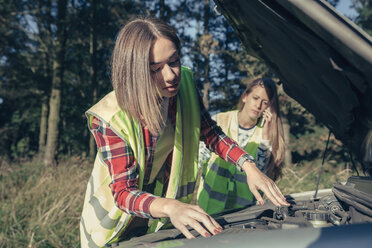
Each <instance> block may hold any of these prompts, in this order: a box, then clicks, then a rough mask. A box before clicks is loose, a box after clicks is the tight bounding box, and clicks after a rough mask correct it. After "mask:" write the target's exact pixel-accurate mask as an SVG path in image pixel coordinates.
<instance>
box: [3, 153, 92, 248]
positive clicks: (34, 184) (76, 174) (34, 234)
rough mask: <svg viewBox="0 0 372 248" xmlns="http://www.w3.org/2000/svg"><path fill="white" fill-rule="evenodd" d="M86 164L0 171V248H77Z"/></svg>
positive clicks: (26, 166)
mask: <svg viewBox="0 0 372 248" xmlns="http://www.w3.org/2000/svg"><path fill="white" fill-rule="evenodd" d="M91 166H92V163H88V162H85V161H83V160H81V159H78V158H70V159H69V160H66V161H62V162H61V163H60V164H59V165H58V166H57V167H45V166H44V165H43V164H42V163H41V162H38V161H29V162H24V163H19V164H17V163H16V164H13V163H12V164H7V163H2V165H1V167H0V201H1V206H0V247H17V248H19V247H29V248H31V247H80V242H79V228H78V227H79V220H80V213H81V209H82V204H83V197H84V192H85V188H86V184H87V181H88V179H89V175H90V171H91Z"/></svg>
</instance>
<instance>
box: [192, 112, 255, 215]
mask: <svg viewBox="0 0 372 248" xmlns="http://www.w3.org/2000/svg"><path fill="white" fill-rule="evenodd" d="M216 121H217V125H219V126H220V127H221V128H222V131H223V132H224V133H226V134H227V136H229V137H230V138H232V139H233V140H236V141H237V140H238V130H239V122H238V110H234V111H229V112H224V113H219V114H217V115H216ZM261 141H262V126H261V120H259V124H258V125H257V127H256V129H255V131H254V133H253V134H252V136H251V138H250V139H249V141H248V143H247V145H246V146H245V147H244V150H245V151H246V152H247V153H248V154H250V155H251V156H252V157H254V158H255V157H256V154H257V148H258V146H259V145H260V143H261ZM197 199H198V204H199V206H200V207H202V208H203V209H204V210H205V211H206V212H207V213H208V214H216V213H221V212H223V211H224V210H229V209H237V208H242V207H246V206H249V205H253V204H254V202H255V198H254V196H253V193H252V192H251V191H250V189H249V186H248V184H247V176H246V174H245V173H244V172H241V171H239V170H238V169H237V168H236V166H235V165H233V164H230V163H228V162H226V161H224V160H223V159H221V158H220V157H219V156H218V155H216V154H215V153H212V154H211V158H210V160H209V162H208V165H207V166H205V167H204V170H203V174H202V177H201V179H200V184H199V188H198V198H197Z"/></svg>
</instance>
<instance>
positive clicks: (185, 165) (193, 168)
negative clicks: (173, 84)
mask: <svg viewBox="0 0 372 248" xmlns="http://www.w3.org/2000/svg"><path fill="white" fill-rule="evenodd" d="M86 115H87V118H88V125H89V127H91V123H92V120H93V117H94V116H95V117H97V118H99V119H100V120H101V121H103V122H104V123H106V124H108V125H110V128H111V129H112V131H114V132H115V133H116V134H117V135H118V136H119V137H120V138H121V139H123V140H125V141H126V142H127V143H128V144H129V145H130V147H131V148H132V150H133V153H134V157H135V159H136V161H137V165H138V167H137V171H138V172H139V181H138V184H139V189H140V190H141V189H142V187H143V178H144V170H145V164H146V161H145V152H144V149H143V137H142V128H141V125H140V124H139V123H137V122H135V121H134V120H133V119H132V118H131V117H130V116H129V115H127V114H126V113H125V112H124V111H121V110H120V107H119V106H118V105H117V101H116V96H115V93H114V92H111V93H109V94H108V95H106V96H105V97H104V98H103V99H102V100H101V101H100V102H99V103H97V104H96V105H94V106H93V107H92V108H91V109H90V110H88V111H87V113H86ZM199 135H200V110H199V103H198V96H197V93H196V89H195V86H194V81H193V76H192V72H191V71H190V70H189V69H188V68H185V67H182V68H181V85H180V90H179V93H178V95H177V114H176V126H175V141H174V148H173V157H172V165H171V172H170V177H169V183H168V188H167V191H166V197H167V198H177V199H179V200H180V201H183V202H190V201H191V199H192V193H193V191H194V188H195V181H196V177H197V168H198V165H197V162H198V149H199V148H198V145H199ZM184 154H186V156H183V155H184ZM111 181H112V180H111V176H110V174H109V172H108V170H107V165H106V164H105V162H104V161H103V160H102V155H101V154H100V152H98V153H97V156H96V160H95V163H94V168H93V171H92V174H91V178H90V180H89V182H88V186H87V190H86V195H85V200H84V206H83V213H82V218H81V223H80V235H81V246H82V247H102V246H104V245H106V244H112V243H115V242H117V241H118V238H119V237H120V234H122V233H123V232H124V230H126V227H127V226H128V224H129V223H130V221H132V219H133V216H131V215H130V214H127V213H125V212H123V211H122V210H120V209H119V208H118V207H117V206H116V205H115V200H114V197H113V195H112V192H111V189H110V187H109V184H110V183H111ZM166 221H167V220H166V219H161V220H160V221H158V222H159V223H156V225H155V229H154V230H155V231H156V230H158V229H160V228H161V227H162V226H163V224H164V223H165V222H166Z"/></svg>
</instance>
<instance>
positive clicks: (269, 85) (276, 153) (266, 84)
mask: <svg viewBox="0 0 372 248" xmlns="http://www.w3.org/2000/svg"><path fill="white" fill-rule="evenodd" d="M254 87H263V88H265V90H266V93H267V95H268V97H269V107H270V111H271V113H272V120H271V131H270V139H269V140H270V144H271V146H272V153H271V157H270V161H269V164H268V166H269V168H268V176H269V177H270V178H272V179H274V180H276V179H277V178H278V177H280V176H281V173H282V163H283V161H284V153H285V142H284V132H283V125H282V120H281V118H280V112H279V99H278V92H277V89H276V85H275V82H274V81H273V80H271V79H269V78H259V79H256V80H254V81H252V82H251V83H250V84H248V86H247V88H246V89H245V90H244V92H243V94H242V96H241V97H240V100H239V103H238V107H237V108H238V110H239V111H241V110H242V109H243V107H244V102H243V98H244V97H245V96H247V95H249V94H250V93H251V92H252V90H253V88H254Z"/></svg>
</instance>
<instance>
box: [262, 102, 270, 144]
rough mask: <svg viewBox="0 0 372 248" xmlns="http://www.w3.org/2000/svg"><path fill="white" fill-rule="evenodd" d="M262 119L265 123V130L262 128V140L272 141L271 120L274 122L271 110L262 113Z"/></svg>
mask: <svg viewBox="0 0 372 248" xmlns="http://www.w3.org/2000/svg"><path fill="white" fill-rule="evenodd" d="M262 118H263V121H264V124H263V128H262V131H263V133H262V138H263V139H264V140H270V126H271V120H272V114H271V111H270V108H267V109H266V110H265V111H264V112H263V113H262Z"/></svg>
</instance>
